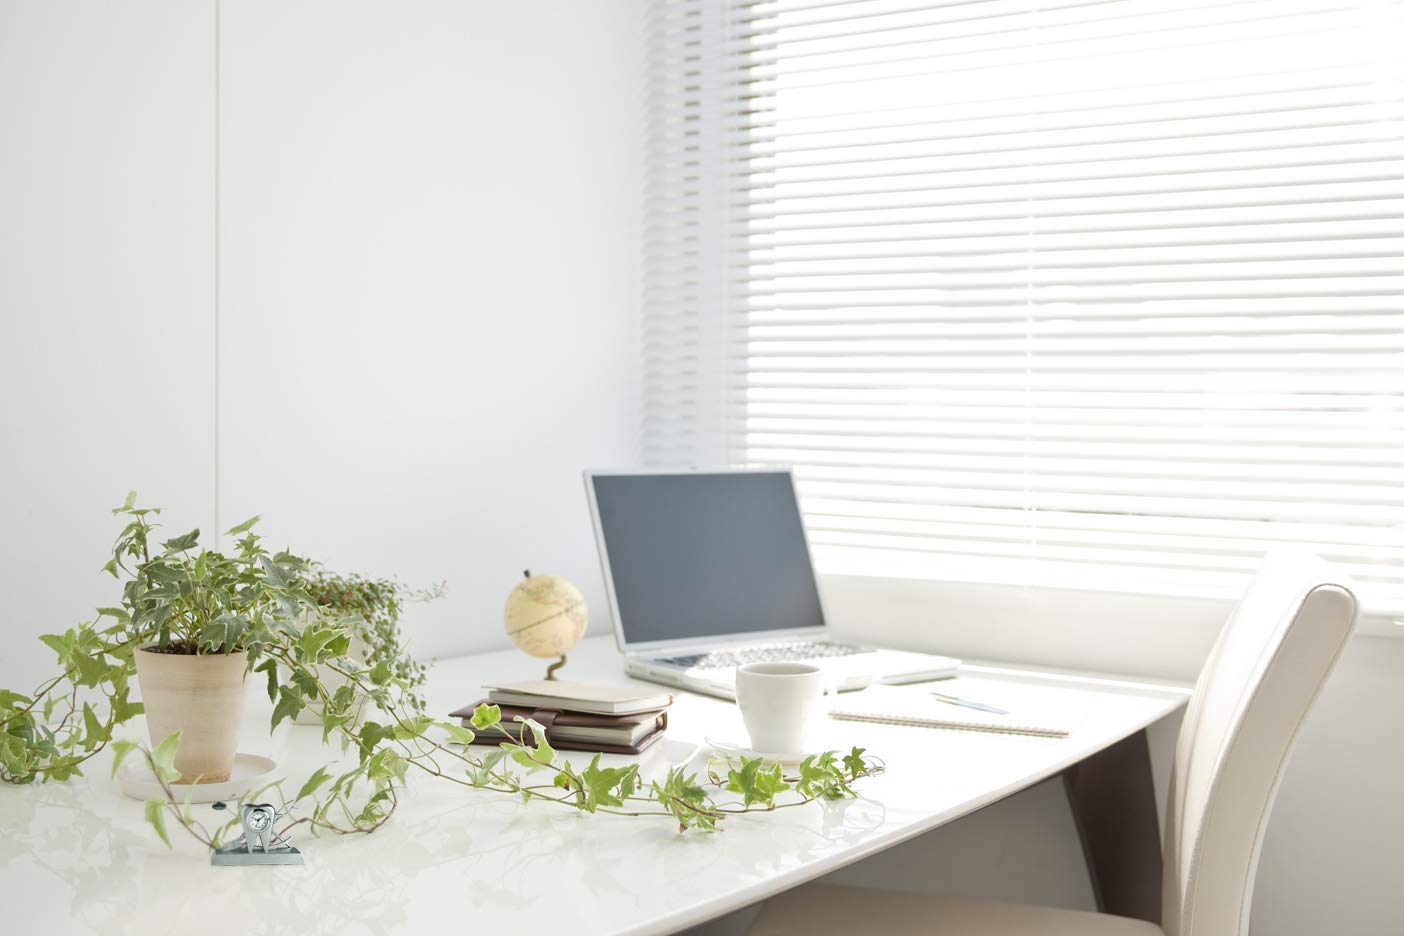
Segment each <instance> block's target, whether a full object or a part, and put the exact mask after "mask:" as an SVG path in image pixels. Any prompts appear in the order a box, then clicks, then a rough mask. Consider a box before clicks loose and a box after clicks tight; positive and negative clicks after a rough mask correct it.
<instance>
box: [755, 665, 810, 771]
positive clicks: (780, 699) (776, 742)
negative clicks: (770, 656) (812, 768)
mask: <svg viewBox="0 0 1404 936" xmlns="http://www.w3.org/2000/svg"><path fill="white" fill-rule="evenodd" d="M829 691H830V687H829V686H828V685H827V684H826V681H825V679H824V675H823V673H822V672H821V671H820V669H819V667H817V666H810V665H809V664H808V663H747V664H746V665H745V666H743V667H741V668H740V669H738V670H737V671H736V704H737V705H739V706H740V707H741V719H742V720H743V721H744V722H745V723H746V733H747V734H749V735H750V736H751V750H753V751H756V752H758V753H762V754H801V753H812V752H811V751H810V750H809V749H810V747H811V746H812V745H813V744H814V743H815V737H816V736H817V735H818V734H819V729H820V728H821V727H822V726H823V723H824V716H825V715H827V714H828V711H827V709H828V706H827V704H826V701H825V696H826V695H827V694H828V692H829Z"/></svg>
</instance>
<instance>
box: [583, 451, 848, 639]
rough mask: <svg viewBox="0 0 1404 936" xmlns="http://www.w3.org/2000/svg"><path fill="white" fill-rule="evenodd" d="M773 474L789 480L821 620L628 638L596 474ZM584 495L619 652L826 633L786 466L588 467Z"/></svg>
mask: <svg viewBox="0 0 1404 936" xmlns="http://www.w3.org/2000/svg"><path fill="white" fill-rule="evenodd" d="M737 474H750V475H775V474H783V475H785V476H786V477H787V478H789V481H790V490H791V491H792V492H793V493H794V498H795V510H796V512H797V513H798V514H799V521H800V532H801V534H802V535H801V544H802V546H803V547H804V555H805V559H806V560H808V563H809V574H810V575H811V576H812V577H813V579H814V592H815V594H816V595H817V596H818V602H819V618H820V621H821V623H820V624H818V625H816V626H813V627H794V628H788V629H780V630H766V631H745V632H743V633H739V634H738V633H732V634H713V635H710V636H704V637H670V638H668V639H666V640H647V641H634V642H632V643H631V642H630V641H629V639H628V637H627V636H626V635H625V633H624V620H623V617H622V615H621V614H620V611H619V598H618V596H617V595H616V594H615V591H614V573H613V571H612V569H611V567H610V564H609V547H608V546H607V545H606V544H605V538H604V525H603V524H602V523H601V522H600V507H599V503H598V502H597V501H596V499H595V479H596V478H635V477H645V476H658V475H674V476H677V477H687V476H695V475H737ZM584 478H585V496H586V499H587V500H588V501H589V504H590V522H591V523H592V524H593V525H594V528H595V546H596V548H597V550H598V552H599V556H600V571H601V573H602V574H603V575H604V586H605V595H606V596H607V597H608V598H609V617H610V621H611V623H612V624H613V626H614V642H615V645H616V646H618V647H619V649H620V651H621V652H623V653H629V654H636V653H652V652H655V651H659V650H685V649H692V648H706V647H712V646H736V645H738V644H747V643H767V642H774V641H780V640H821V639H824V638H826V637H827V636H828V633H829V625H828V621H829V615H828V611H827V609H826V608H825V607H824V592H823V589H821V588H820V587H819V575H818V573H816V572H815V571H814V557H813V554H812V552H811V550H810V547H809V531H808V529H807V528H806V527H805V523H804V511H802V510H800V509H799V490H798V488H797V487H796V486H795V474H794V472H793V471H792V470H790V469H789V468H774V467H773V468H636V469H627V470H590V471H586V472H584Z"/></svg>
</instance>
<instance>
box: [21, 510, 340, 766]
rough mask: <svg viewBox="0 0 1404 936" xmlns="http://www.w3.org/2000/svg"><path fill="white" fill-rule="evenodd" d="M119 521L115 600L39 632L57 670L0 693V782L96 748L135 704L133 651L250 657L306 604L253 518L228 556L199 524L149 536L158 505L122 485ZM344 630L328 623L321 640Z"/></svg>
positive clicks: (298, 583) (286, 559)
mask: <svg viewBox="0 0 1404 936" xmlns="http://www.w3.org/2000/svg"><path fill="white" fill-rule="evenodd" d="M112 513H113V516H116V517H120V518H122V519H123V521H124V524H125V525H124V526H123V527H122V530H121V532H120V533H118V535H117V539H116V541H115V542H114V543H113V546H112V556H111V558H110V559H109V560H108V562H107V563H106V564H105V565H104V566H103V570H104V571H106V572H108V573H110V574H111V575H112V577H113V578H115V579H117V580H118V581H119V582H121V601H120V603H119V604H118V605H115V606H112V607H105V608H99V609H98V610H97V616H96V617H95V618H94V620H92V621H86V622H84V623H82V624H80V625H78V626H77V627H73V628H69V629H68V630H67V631H65V632H64V633H62V634H45V635H43V636H42V637H40V638H39V639H40V640H41V641H43V643H44V644H45V645H46V646H48V647H49V649H51V650H52V651H53V652H54V655H55V656H56V657H57V659H58V666H59V669H60V672H59V674H58V675H57V676H55V677H53V678H52V679H50V680H48V681H47V682H44V683H42V684H41V685H40V686H39V687H38V688H37V689H35V691H34V692H33V693H31V694H29V695H20V694H18V693H15V692H11V691H8V690H4V691H0V780H3V781H5V782H8V783H31V782H33V781H35V780H66V779H68V778H69V777H72V776H75V775H80V774H81V773H82V770H81V766H80V765H81V764H83V763H84V762H85V761H86V760H88V759H89V758H91V757H92V756H94V755H95V754H97V753H98V752H99V751H101V750H103V749H104V748H105V747H106V746H107V744H108V743H109V742H110V741H111V740H112V738H113V732H114V729H116V728H117V727H118V726H119V725H122V724H124V723H126V722H128V721H130V720H131V719H132V718H135V717H136V716H137V715H140V714H142V706H141V703H139V702H133V701H132V700H131V688H130V683H131V679H132V676H133V675H134V673H135V671H136V666H135V662H134V659H133V654H135V653H137V652H150V651H144V650H140V649H139V648H141V647H144V646H148V645H154V646H156V647H158V648H159V649H160V650H161V651H163V652H168V653H184V654H214V653H222V654H230V653H243V654H247V655H248V658H249V661H250V664H252V663H253V662H254V661H255V660H257V659H258V658H259V657H260V656H261V655H262V654H263V653H264V650H265V648H266V647H267V646H269V645H270V644H273V643H279V642H281V641H282V640H283V639H284V638H285V636H286V635H287V634H288V633H290V632H292V631H293V628H292V626H291V621H292V620H293V619H294V618H295V617H296V616H297V615H298V614H299V613H300V611H302V610H303V609H306V608H309V607H311V605H312V598H311V596H310V595H308V594H307V590H306V587H305V586H304V584H303V582H302V580H301V578H300V576H301V571H302V570H303V569H304V568H305V566H306V564H305V563H304V562H303V561H302V560H301V559H298V558H297V557H295V556H293V555H291V554H289V553H286V552H282V553H277V554H275V555H270V554H269V553H268V551H267V550H265V549H264V548H263V547H262V546H261V545H260V543H259V538H258V536H257V535H256V534H254V533H253V527H254V525H255V524H256V522H257V520H258V518H257V517H255V518H253V519H251V520H248V521H246V522H244V523H241V524H239V526H237V527H234V529H232V530H230V534H231V535H238V536H240V537H241V538H240V539H239V540H238V543H237V549H236V551H235V552H234V553H233V554H232V555H228V556H226V555H224V554H223V553H219V552H214V551H211V550H207V549H202V548H200V545H199V539H200V531H199V530H190V531H188V532H186V533H182V534H180V535H179V536H174V537H171V538H169V539H165V540H161V541H159V542H158V537H157V535H156V531H157V530H158V529H159V524H157V523H156V518H157V517H158V516H159V515H160V513H161V511H160V509H159V508H149V507H138V506H137V504H136V493H135V492H132V493H129V494H128V495H127V498H126V500H125V501H123V503H122V505H121V506H120V507H117V508H115V509H114V510H113V511H112ZM338 637H340V638H344V637H345V635H344V634H341V633H340V632H334V633H333V634H332V635H330V638H329V639H335V638H338Z"/></svg>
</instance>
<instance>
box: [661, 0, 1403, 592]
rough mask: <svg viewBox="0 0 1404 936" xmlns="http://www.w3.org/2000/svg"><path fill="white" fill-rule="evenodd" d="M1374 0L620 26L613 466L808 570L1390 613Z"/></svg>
mask: <svg viewBox="0 0 1404 936" xmlns="http://www.w3.org/2000/svg"><path fill="white" fill-rule="evenodd" d="M1401 33H1404V0H1232V2H1217V3H1211V2H1207V0H1191V2H1188V3H1186V2H1176V0H1068V2H1061V3H1047V4H1032V3H1026V2H1022V0H988V2H978V3H977V2H968V0H948V2H945V3H939V2H919V0H727V2H722V3H718V2H708V0H672V2H669V3H664V4H658V5H654V8H653V9H651V11H650V23H649V31H648V36H649V39H648V41H649V44H650V63H649V67H650V78H651V88H650V93H649V97H648V101H647V109H646V114H647V119H648V121H649V132H648V136H647V146H648V148H649V160H648V162H649V165H648V171H647V173H646V177H645V193H644V206H645V212H646V219H645V238H646V241H647V243H646V245H645V251H644V261H645V270H644V288H645V299H646V314H645V321H644V323H643V329H642V338H641V346H642V350H643V354H644V366H643V371H642V374H641V378H640V379H641V386H642V390H643V397H644V399H643V414H642V425H643V440H642V448H641V453H642V457H643V459H644V461H645V462H648V463H652V464H659V465H673V464H711V463H716V464H723V463H735V464H743V463H788V464H793V465H794V466H795V469H796V474H797V478H798V480H799V486H800V493H801V500H802V505H803V507H804V509H805V512H806V515H807V522H808V526H809V529H810V534H811V538H812V540H813V542H814V546H815V549H814V555H815V557H816V562H818V563H819V565H820V567H821V568H823V569H830V570H838V571H847V572H863V571H872V570H880V571H881V572H883V573H885V574H910V575H917V576H921V575H941V576H947V577H949V576H951V575H959V576H966V577H969V578H970V579H972V580H977V581H1015V582H1052V583H1062V584H1074V583H1075V584H1078V585H1079V586H1081V587H1106V588H1117V589H1141V590H1165V591H1175V592H1177V593H1180V592H1183V593H1187V594H1230V593H1232V592H1233V591H1234V590H1236V589H1237V588H1240V587H1241V585H1242V583H1243V582H1244V580H1245V576H1246V575H1247V574H1248V573H1249V572H1250V571H1251V570H1252V568H1253V567H1254V566H1255V565H1256V563H1257V562H1258V560H1259V558H1260V556H1261V555H1262V553H1263V552H1264V551H1266V550H1267V549H1270V548H1273V547H1274V546H1277V545H1282V544H1299V545H1303V546H1306V547H1309V548H1314V549H1316V550H1317V551H1318V552H1320V553H1321V554H1322V555H1323V556H1325V557H1326V558H1328V559H1330V560H1332V561H1335V562H1339V563H1340V564H1341V565H1342V567H1343V568H1345V569H1346V570H1347V571H1349V572H1350V573H1351V574H1353V575H1355V576H1356V577H1357V578H1358V580H1359V581H1360V582H1361V584H1362V589H1363V590H1364V594H1365V599H1366V602H1367V605H1370V606H1372V607H1376V608H1381V609H1390V610H1395V611H1399V610H1404V56H1401V53H1400V46H1399V43H1398V42H1397V38H1398V36H1399V35H1400V34H1401Z"/></svg>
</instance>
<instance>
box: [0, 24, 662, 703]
mask: <svg viewBox="0 0 1404 936" xmlns="http://www.w3.org/2000/svg"><path fill="white" fill-rule="evenodd" d="M640 6H641V3H640V0H618V2H596V3H590V4H580V3H572V2H569V0H547V2H535V3H531V4H500V3H491V2H486V0H480V2H474V3H465V2H454V0H413V2H401V3H395V4H386V3H381V2H369V0H367V2H345V0H292V2H290V0H276V2H275V0H224V2H223V3H222V15H221V17H220V24H219V25H220V37H221V41H220V45H219V52H220V60H221V72H222V82H221V88H220V95H219V100H220V111H219V114H220V120H219V133H220V143H219V147H218V156H219V160H218V166H219V179H218V181H219V190H218V191H219V224H218V231H219V244H220V261H221V263H220V286H219V297H220V303H219V312H218V322H217V323H216V307H215V267H214V256H215V254H214V251H215V233H216V222H215V197H216V175H215V172H216V159H215V156H216V148H215V115H216V109H215V99H216V97H215V88H214V75H215V9H216V8H215V4H214V3H213V0H206V2H200V3H194V2H190V0H128V2H124V3H122V4H110V3H100V2H95V0H94V2H88V3H80V2H74V0H62V2H53V0H28V2H26V0H0V127H4V128H5V130H4V133H5V140H6V142H5V145H3V146H0V315H2V316H3V323H4V335H5V338H4V340H3V341H0V393H2V394H3V398H4V401H5V402H4V404H3V407H0V420H3V421H2V422H0V431H3V436H2V437H3V439H4V452H5V456H4V458H3V460H0V516H3V517H5V519H6V523H5V527H6V529H5V533H4V535H0V593H3V594H4V595H5V608H4V611H3V612H0V622H3V623H0V634H3V636H4V638H5V639H6V649H5V652H4V653H3V654H0V685H6V686H8V685H11V684H14V685H16V686H17V687H24V686H27V685H28V684H30V683H32V682H33V681H35V677H36V676H38V675H39V674H40V673H42V672H44V671H46V670H47V669H48V667H49V665H50V663H51V659H50V657H51V654H49V652H48V651H47V650H46V649H45V648H44V647H43V646H42V645H41V644H39V643H38V642H37V641H36V640H33V638H34V637H36V636H37V635H38V634H40V633H45V632H49V631H54V630H62V629H64V628H66V627H69V626H71V625H72V624H74V623H76V622H77V621H79V620H82V619H84V617H85V616H87V615H89V614H90V612H91V609H92V608H93V607H94V606H96V605H98V604H108V603H112V599H113V595H114V592H113V589H112V587H111V580H110V579H103V578H100V577H99V576H98V575H97V571H98V569H99V568H100V567H101V565H102V564H103V562H105V561H106V558H107V557H106V550H107V548H108V546H109V544H110V542H111V540H112V537H113V534H114V533H115V532H116V527H115V526H114V523H113V521H112V518H111V516H110V515H109V514H108V512H107V508H109V507H111V506H113V505H115V504H117V503H119V502H120V501H121V498H122V496H123V495H124V494H125V493H126V491H127V490H128V489H129V488H133V487H134V488H137V489H138V490H139V491H140V493H141V495H142V499H143V500H144V501H147V502H150V503H154V504H162V505H164V506H165V507H166V508H167V517H168V518H169V521H170V523H171V525H172V526H173V527H181V528H182V530H183V529H184V528H188V527H190V526H196V525H199V526H200V527H201V528H203V529H204V530H206V531H209V530H211V529H212V528H213V526H214V523H215V515H216V513H217V514H218V520H219V525H220V527H222V528H223V527H228V526H231V525H233V524H234V523H237V522H239V521H240V520H242V519H244V518H245V517H247V516H248V515H251V514H253V513H262V514H263V515H264V517H265V523H264V530H265V532H266V533H267V534H268V535H269V536H270V537H271V539H272V541H273V542H274V543H276V544H277V545H280V546H281V545H289V546H291V547H293V548H294V549H295V550H296V551H301V552H304V553H306V554H310V555H314V556H317V557H319V558H322V559H324V560H325V561H327V562H328V563H329V564H330V565H332V566H333V567H335V568H338V569H344V570H358V571H362V572H365V573H368V574H372V575H398V576H399V577H400V578H402V579H403V580H404V581H406V582H407V583H410V584H412V585H427V584H430V583H433V582H436V581H439V580H441V579H447V580H448V583H449V597H448V598H447V599H446V600H443V601H440V602H437V603H435V604H433V605H427V606H415V607H412V608H411V609H410V611H409V613H408V627H409V630H410V634H411V639H412V643H413V646H414V648H415V650H416V651H417V652H419V653H420V654H421V655H425V656H434V655H439V654H443V653H449V652H454V651H464V650H468V649H472V648H476V647H485V646H494V645H501V644H504V643H505V638H504V637H503V635H502V630H501V603H502V600H503V598H504V597H505V596H506V593H507V591H508V590H509V589H510V588H511V587H512V586H513V585H514V584H515V581H516V579H517V577H518V576H519V575H520V570H521V569H522V568H523V567H528V566H529V567H531V568H532V569H533V570H539V571H549V572H554V573H558V574H562V575H565V576H567V577H569V578H571V579H573V580H575V581H576V582H577V583H578V584H580V585H581V586H582V588H584V590H585V592H586V597H587V599H588V600H589V601H590V604H591V606H592V607H593V608H603V607H604V599H603V594H602V590H601V586H600V582H599V572H598V565H597V562H596V559H595V552H594V546H593V542H592V540H591V538H590V533H589V522H588V516H587V513H586V510H585V500H584V493H583V488H582V486H581V481H580V477H579V473H580V470H581V469H583V468H585V467H588V466H591V465H596V466H598V465H618V464H625V463H628V462H631V461H633V460H634V458H635V457H636V456H635V452H636V447H637V412H638V404H637V399H638V393H637V389H636V383H637V376H636V375H637V373H638V364H637V359H638V354H637V347H638V341H639V339H638V333H637V320H638V314H637V312H638V295H639V291H640V286H639V254H640V227H639V219H640V216H641V210H640V201H639V200H640V197H641V181H640V177H641V172H642V149H643V147H642V127H641V124H642V120H641V112H642V56H643V41H642V22H641V12H640ZM216 327H217V331H218V340H217V342H216ZM216 357H217V358H218V364H219V367H218V384H219V386H218V400H216V393H215V388H216V374H215V367H214V364H215V361H216ZM216 430H218V431H217V433H216ZM216 449H217V450H218V461H217V462H216V456H215V453H216ZM216 478H217V479H218V481H217V487H216ZM604 620H605V619H604V617H603V615H602V614H599V615H597V622H598V623H597V626H600V625H602V624H603V623H604Z"/></svg>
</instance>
